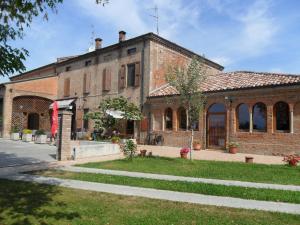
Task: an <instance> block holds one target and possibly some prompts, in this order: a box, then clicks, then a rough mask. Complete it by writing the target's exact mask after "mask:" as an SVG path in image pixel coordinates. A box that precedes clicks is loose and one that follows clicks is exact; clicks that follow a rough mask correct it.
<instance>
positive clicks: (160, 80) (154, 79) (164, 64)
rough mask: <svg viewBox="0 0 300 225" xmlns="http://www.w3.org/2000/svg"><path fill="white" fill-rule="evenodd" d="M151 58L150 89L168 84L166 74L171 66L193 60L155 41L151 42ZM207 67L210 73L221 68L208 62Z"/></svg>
mask: <svg viewBox="0 0 300 225" xmlns="http://www.w3.org/2000/svg"><path fill="white" fill-rule="evenodd" d="M150 58H151V61H150V68H151V69H150V77H149V78H150V80H149V83H150V91H153V90H155V89H156V88H159V87H161V86H162V85H164V84H166V80H165V75H166V73H167V71H168V68H169V66H174V65H187V64H188V63H189V62H190V60H191V58H190V57H188V56H186V55H184V54H182V53H180V51H176V50H175V49H171V48H170V47H167V46H165V45H162V44H160V43H157V42H155V41H151V42H150ZM206 67H207V69H206V72H207V73H208V74H210V75H212V74H216V73H218V72H220V69H217V68H215V67H213V66H211V65H208V64H206Z"/></svg>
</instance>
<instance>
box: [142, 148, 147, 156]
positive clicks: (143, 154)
mask: <svg viewBox="0 0 300 225" xmlns="http://www.w3.org/2000/svg"><path fill="white" fill-rule="evenodd" d="M140 153H141V156H142V157H145V156H146V153H147V150H146V149H142V150H140Z"/></svg>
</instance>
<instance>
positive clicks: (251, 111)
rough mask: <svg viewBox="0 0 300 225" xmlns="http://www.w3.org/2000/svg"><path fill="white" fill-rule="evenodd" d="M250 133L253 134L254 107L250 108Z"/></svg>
mask: <svg viewBox="0 0 300 225" xmlns="http://www.w3.org/2000/svg"><path fill="white" fill-rule="evenodd" d="M249 117H250V118H249V123H250V124H249V131H250V133H253V109H252V106H250V107H249Z"/></svg>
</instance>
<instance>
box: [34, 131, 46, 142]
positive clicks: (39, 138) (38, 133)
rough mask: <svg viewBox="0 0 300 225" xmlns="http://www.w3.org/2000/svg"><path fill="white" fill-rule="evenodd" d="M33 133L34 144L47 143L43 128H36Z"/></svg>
mask: <svg viewBox="0 0 300 225" xmlns="http://www.w3.org/2000/svg"><path fill="white" fill-rule="evenodd" d="M35 135H36V139H35V143H36V144H46V143H47V135H46V132H45V131H44V130H37V131H36V132H35Z"/></svg>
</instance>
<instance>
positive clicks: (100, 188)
mask: <svg viewBox="0 0 300 225" xmlns="http://www.w3.org/2000/svg"><path fill="white" fill-rule="evenodd" d="M6 178H7V179H10V180H17V181H27V182H35V183H40V184H48V185H58V186H62V187H67V188H75V189H81V190H89V191H97V192H105V193H111V194H118V195H125V196H137V197H145V198H151V199H159V200H168V201H176V202H185V203H193V204H202V205H213V206H222V207H231V208H239V209H256V210H264V211H271V212H281V213H289V214H298V215H299V214H300V204H291V203H281V202H268V201H257V200H245V199H239V198H232V197H220V196H210V195H201V194H193V193H184V192H175V191H166V190H157V189H151V188H140V187H130V186H123V185H114V184H102V183H95V182H87V181H78V180H67V179H60V178H49V177H43V176H34V175H27V174H24V175H12V176H8V177H6Z"/></svg>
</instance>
